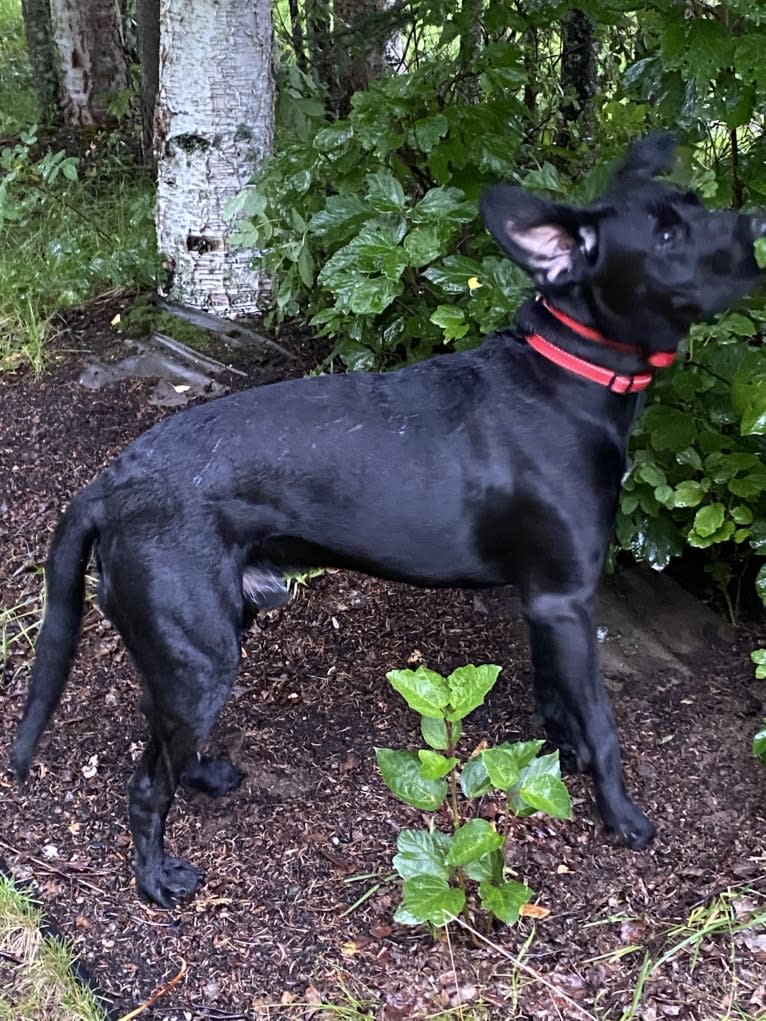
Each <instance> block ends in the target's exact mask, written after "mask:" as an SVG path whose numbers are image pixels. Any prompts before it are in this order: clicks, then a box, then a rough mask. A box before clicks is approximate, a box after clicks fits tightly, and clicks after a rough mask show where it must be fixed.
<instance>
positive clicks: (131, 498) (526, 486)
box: [13, 136, 766, 906]
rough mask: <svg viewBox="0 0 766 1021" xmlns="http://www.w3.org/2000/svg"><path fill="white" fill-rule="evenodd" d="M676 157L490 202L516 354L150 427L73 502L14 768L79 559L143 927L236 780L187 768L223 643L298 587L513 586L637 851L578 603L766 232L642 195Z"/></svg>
mask: <svg viewBox="0 0 766 1021" xmlns="http://www.w3.org/2000/svg"><path fill="white" fill-rule="evenodd" d="M672 154H673V145H672V141H671V140H670V139H669V138H668V137H666V136H653V137H651V138H647V139H644V140H643V141H641V142H638V143H637V144H636V145H634V146H633V147H632V149H631V150H630V151H629V153H628V155H627V157H626V158H625V161H624V162H623V164H622V166H621V167H620V169H619V170H618V171H617V173H616V175H615V177H614V180H613V181H612V183H611V185H610V187H609V188H608V190H607V191H606V193H605V194H604V195H603V196H602V197H601V199H600V200H599V201H598V202H596V203H595V204H593V205H592V206H590V207H588V208H587V209H575V208H573V207H571V206H567V205H558V204H553V203H551V202H548V201H546V200H545V199H542V198H539V197H535V196H532V195H528V194H526V193H525V192H523V191H522V190H520V189H518V188H513V187H510V186H506V185H499V186H497V187H494V188H491V189H490V190H489V191H488V193H487V194H486V195H485V197H484V200H483V202H482V215H483V217H484V221H485V223H486V225H487V227H488V228H489V230H490V231H491V232H492V234H493V235H494V236H495V238H496V239H497V240H498V241H499V243H500V244H501V245H502V246H503V248H504V249H505V250H506V252H507V253H508V254H509V255H510V257H511V258H512V259H513V260H514V262H516V263H518V264H519V265H520V266H522V267H523V268H524V269H525V270H527V272H528V273H529V274H530V275H531V276H532V277H533V279H534V281H535V283H536V285H537V288H538V292H539V294H538V300H534V299H530V300H528V301H526V302H525V303H524V304H523V305H522V307H521V309H520V310H519V313H518V323H517V327H516V328H515V329H507V330H502V331H500V332H498V333H496V334H494V335H493V336H491V337H489V338H488V339H487V340H486V341H485V343H484V344H483V345H482V347H480V348H479V349H478V350H475V351H471V352H469V353H462V354H453V355H446V356H443V357H438V358H433V359H431V360H430V361H427V362H424V363H421V364H419V365H413V366H411V367H409V368H405V369H402V370H400V371H398V372H392V373H390V374H357V375H347V376H343V375H341V376H331V377H321V378H312V379H304V380H299V381H291V382H285V383H278V384H276V385H273V386H267V387H263V388H260V389H254V390H250V391H248V392H246V393H241V394H235V395H233V396H230V397H226V398H224V399H222V400H218V401H214V402H212V403H210V404H207V405H204V406H201V407H195V408H192V409H190V410H188V411H185V412H183V413H181V414H178V415H176V416H174V417H173V418H171V419H169V420H168V421H165V422H162V423H160V424H159V425H157V426H155V427H154V428H153V429H150V430H149V431H148V432H147V433H145V434H144V435H143V436H141V437H140V438H139V439H138V440H137V441H136V442H135V443H133V444H131V446H129V447H128V448H127V450H125V452H124V453H123V454H122V455H121V456H120V457H118V458H117V460H116V461H115V462H114V463H113V464H112V465H111V467H110V468H108V469H107V470H106V471H105V472H104V473H103V475H101V476H100V477H99V478H97V479H96V481H95V482H93V483H92V484H91V485H89V486H88V487H87V488H86V489H84V490H83V491H82V492H80V493H79V494H77V495H76V496H75V498H74V499H73V500H72V502H71V504H70V505H69V508H68V509H67V511H66V513H65V514H64V516H63V518H62V520H61V521H60V523H59V525H58V527H57V529H56V532H55V535H54V538H53V543H52V546H51V550H50V555H49V558H48V563H47V586H48V605H47V610H46V614H45V620H44V622H43V627H42V631H41V633H40V637H39V639H38V643H37V658H36V662H35V666H34V669H33V671H32V677H31V682H30V691H29V696H28V700H27V704H26V708H25V711H24V717H23V720H22V722H21V724H20V725H19V729H18V736H17V740H16V746H15V749H14V754H13V759H14V765H15V768H16V770H17V772H18V774H19V776H21V777H23V776H25V775H26V773H27V771H28V768H29V765H30V762H31V759H32V755H33V753H34V750H35V747H36V745H37V743H38V741H39V739H40V735H41V734H42V732H43V730H44V728H45V726H46V724H47V722H48V720H49V719H50V716H51V714H52V712H53V710H54V708H55V706H56V703H57V701H58V699H59V697H60V695H61V692H62V690H63V688H64V685H65V683H66V679H67V675H68V672H69V668H70V665H71V662H72V659H73V656H74V654H75V650H76V646H77V641H78V634H79V627H80V620H81V614H82V603H83V584H84V582H83V575H84V573H85V568H86V565H87V561H88V557H89V554H90V551H91V548H92V547H94V546H95V547H96V550H97V559H98V564H99V567H100V576H101V582H100V591H99V599H100V603H101V606H102V607H103V609H104V612H105V613H106V614H107V615H108V617H109V618H110V620H112V621H113V623H114V624H115V625H116V627H117V628H118V629H119V631H120V633H121V635H122V637H123V639H124V641H125V644H126V645H127V647H128V649H129V650H130V653H131V655H132V657H133V659H134V660H135V663H136V666H137V667H138V670H139V671H140V673H141V675H142V678H143V681H144V689H145V690H144V695H143V699H142V708H143V711H144V713H145V714H146V717H147V720H148V723H149V730H150V740H149V742H148V744H147V747H146V750H145V751H144V754H143V757H142V759H141V761H140V762H139V764H138V767H137V769H136V771H135V774H134V776H133V778H132V779H131V782H130V789H129V813H130V827H131V831H132V834H133V840H134V844H135V858H136V864H135V871H136V880H137V885H138V890H139V892H140V893H141V894H143V895H144V896H146V897H148V898H150V899H151V900H153V901H156V902H157V903H158V904H161V905H165V906H167V905H170V904H172V903H173V901H174V899H175V898H177V897H179V896H182V895H185V894H190V893H192V892H193V891H194V890H195V888H196V887H197V885H198V883H199V881H200V876H199V874H198V872H197V871H196V870H195V869H193V868H192V867H191V866H190V865H188V864H186V863H185V862H183V861H179V860H177V859H174V858H170V857H168V856H167V855H166V854H165V851H164V829H165V820H166V817H167V814H168V811H169V809H170V805H171V801H172V799H173V795H174V792H175V789H176V786H177V785H178V784H179V782H184V783H188V784H190V785H192V786H195V787H197V788H200V789H202V790H206V791H208V792H210V793H213V794H223V793H226V792H227V791H229V790H232V789H234V788H235V787H236V786H237V784H238V783H239V782H240V780H241V777H242V774H241V773H240V771H239V770H238V769H236V767H234V766H233V765H232V764H231V763H229V762H228V761H226V760H223V759H219V760H211V759H204V758H200V757H199V754H198V750H199V748H200V746H201V744H202V743H203V742H204V741H205V739H206V737H207V736H208V734H209V732H210V729H211V727H212V726H213V723H214V722H215V719H216V717H217V715H218V713H219V711H220V709H221V707H222V706H223V704H224V701H225V699H226V697H227V695H228V693H229V691H230V690H231V687H232V685H233V683H234V679H235V676H236V674H237V669H238V664H239V657H240V634H241V631H242V628H243V627H244V626H245V624H247V623H249V622H250V620H252V615H253V614H254V613H255V612H256V611H257V610H259V609H262V608H264V607H267V606H275V605H279V604H280V603H282V602H284V601H285V599H286V595H287V593H286V589H285V586H284V581H283V578H282V572H283V571H284V570H285V569H286V568H302V567H308V566H311V565H318V566H337V567H347V568H353V569H355V570H361V571H366V572H368V573H370V574H373V575H378V576H381V577H385V578H390V579H395V580H401V581H406V582H410V583H414V584H419V585H428V586H447V585H449V586H493V585H506V584H508V583H514V584H516V585H518V586H519V588H520V591H521V595H522V599H523V604H524V610H525V614H526V618H527V620H528V623H529V628H530V637H531V648H532V658H533V665H534V671H535V690H536V697H537V702H538V705H539V708H540V710H541V711H542V714H543V716H544V718H545V721H546V725H547V729H548V733H549V736H550V737H551V739H552V740H553V741H555V742H556V743H557V744H558V745H559V746H560V747H561V748H562V750H564V751H565V752H566V753H568V754H569V755H570V756H571V757H572V758H574V759H575V760H576V762H577V764H578V765H579V767H580V768H582V769H589V770H590V771H591V772H592V774H593V779H594V783H595V790H596V798H597V802H598V807H599V810H600V813H601V816H602V817H603V820H604V823H605V824H606V826H607V827H608V829H610V830H612V831H614V832H616V833H617V834H618V835H619V836H620V837H621V839H622V840H623V841H624V842H625V843H627V844H628V845H630V846H631V847H633V848H642V847H644V846H645V845H646V844H647V843H648V842H649V841H650V840H651V838H652V837H653V835H654V828H653V826H652V824H651V823H650V822H649V820H648V819H647V818H646V817H645V816H644V815H643V813H642V812H641V811H640V810H639V809H638V808H637V807H636V805H634V803H633V802H632V801H631V800H630V798H629V797H628V795H627V794H626V792H625V787H624V782H623V774H622V766H621V762H620V748H619V743H618V738H617V733H616V731H615V727H614V723H613V721H612V715H611V711H610V707H609V702H608V700H607V697H606V693H605V691H604V688H603V686H602V682H601V678H600V675H599V668H598V664H597V653H596V641H595V637H594V627H593V620H592V604H593V596H594V591H595V589H596V585H597V581H598V578H599V574H600V571H601V567H602V562H603V559H604V552H605V549H606V546H607V543H608V540H609V534H610V530H611V527H612V522H613V518H614V514H615V506H616V502H617V497H618V492H619V488H620V480H621V477H622V474H623V471H624V467H625V460H626V455H625V448H626V444H627V441H628V434H629V432H630V428H631V425H632V423H633V420H634V418H635V416H636V411H637V405H638V401H639V392H640V391H642V390H643V389H645V387H646V386H648V384H649V382H650V380H651V378H652V372H653V369H654V368H655V367H657V366H663V365H667V364H669V363H670V362H671V361H672V360H673V355H674V353H675V351H676V347H677V345H678V343H679V341H680V339H681V338H682V337H683V336H684V335H685V334H686V332H687V330H688V328H689V326H690V325H691V324H692V323H694V322H696V321H698V320H701V319H703V318H705V317H707V316H708V315H709V314H711V313H713V312H715V311H716V310H719V309H722V308H725V307H726V306H727V305H729V304H730V303H731V302H733V301H735V300H736V299H737V298H738V297H740V296H741V295H743V294H745V292H746V291H747V290H748V289H749V288H751V287H752V286H753V285H754V284H755V282H756V281H757V279H758V278H759V276H760V273H759V270H758V267H757V265H756V262H755V259H754V253H753V242H754V240H755V238H757V237H760V236H762V235H764V234H766V222H764V221H761V220H755V219H752V218H750V217H748V216H745V215H739V214H737V213H735V212H708V211H706V210H705V209H704V208H703V207H702V206H701V205H700V203H699V202H698V200H697V199H696V197H695V196H694V194H692V193H688V192H682V191H678V190H676V189H674V188H671V187H669V186H667V185H665V184H662V183H660V182H658V181H656V180H654V177H655V176H656V175H657V174H659V173H661V172H663V171H664V170H666V169H668V165H669V163H670V162H671V157H672Z"/></svg>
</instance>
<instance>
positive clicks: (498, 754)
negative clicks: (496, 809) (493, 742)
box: [481, 746, 520, 791]
mask: <svg viewBox="0 0 766 1021" xmlns="http://www.w3.org/2000/svg"><path fill="white" fill-rule="evenodd" d="M481 757H482V760H483V762H484V765H485V767H486V769H487V775H488V776H489V778H490V780H491V781H492V783H493V784H494V786H495V787H497V789H498V790H500V791H507V790H508V789H509V788H510V787H513V785H514V784H515V783H516V782H517V781H518V779H519V774H520V768H519V764H518V762H517V759H516V756H515V755H514V754H513V751H512V750H511V749H510V748H507V747H502V746H501V747H498V748H485V749H484V751H483V752H482V753H481Z"/></svg>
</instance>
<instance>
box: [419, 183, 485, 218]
mask: <svg viewBox="0 0 766 1021" xmlns="http://www.w3.org/2000/svg"><path fill="white" fill-rule="evenodd" d="M476 213H477V209H476V203H475V202H466V200H465V195H464V193H463V192H462V191H461V190H460V188H431V189H430V190H429V191H427V192H426V193H425V195H424V196H423V198H422V199H421V200H420V202H418V204H417V205H416V206H415V207H414V209H413V210H412V213H411V214H410V215H411V218H412V222H413V223H416V224H417V223H433V222H435V221H436V222H443V221H445V220H449V221H450V222H452V223H470V221H471V220H473V219H474V218H475V216H476Z"/></svg>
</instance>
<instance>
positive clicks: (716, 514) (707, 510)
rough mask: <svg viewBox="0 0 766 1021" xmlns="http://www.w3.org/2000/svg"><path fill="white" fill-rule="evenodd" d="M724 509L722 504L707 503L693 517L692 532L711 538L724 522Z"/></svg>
mask: <svg viewBox="0 0 766 1021" xmlns="http://www.w3.org/2000/svg"><path fill="white" fill-rule="evenodd" d="M725 517H726V508H725V507H724V505H723V504H722V503H709V504H707V506H705V507H702V508H700V510H698V511H697V513H696V514H695V515H694V531H695V532H696V533H697V534H698V535H701V536H705V537H708V536H712V535H713V534H714V533H715V532H717V531H718V529H719V528H720V527H721V525H722V524H723V522H724V519H725Z"/></svg>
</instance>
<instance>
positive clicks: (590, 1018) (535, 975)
mask: <svg viewBox="0 0 766 1021" xmlns="http://www.w3.org/2000/svg"><path fill="white" fill-rule="evenodd" d="M454 921H456V922H457V924H458V925H459V926H461V927H462V928H463V929H465V930H466V931H467V932H469V933H470V934H471V935H472V936H473V937H474V938H475V939H478V940H481V942H482V943H485V944H486V945H487V946H488V947H489V948H490V949H491V950H494V951H495V952H496V953H499V954H501V955H502V956H503V957H507V958H508V960H509V961H511V962H512V963H513V964H514V966H515V967H516V968H518V969H519V971H523V972H524V974H525V975H529V977H530V978H532V979H534V980H535V982H540V983H541V984H542V985H544V986H545V988H546V989H548V990H549V991H550V992H551V993H555V994H556V996H560V997H561V998H562V999H563V1000H566V1002H567V1003H568V1004H569V1006H570V1007H572V1008H573V1009H574V1010H576V1011H577V1013H578V1014H579V1015H580V1017H583V1018H586V1019H587V1021H598V1018H597V1017H595V1015H593V1014H591V1013H590V1011H587V1010H586V1009H585V1008H584V1007H581V1006H580V1004H579V1003H578V1002H577V1000H573V999H572V997H571V996H569V995H568V993H565V992H564V990H563V989H560V988H559V987H558V986H556V985H554V983H553V982H550V981H549V980H548V979H547V978H545V977H544V976H543V975H541V974H540V973H539V972H538V971H535V969H534V968H532V967H531V966H530V965H528V964H524V962H523V961H521V960H520V959H519V958H518V957H514V955H513V954H512V953H509V951H508V950H506V949H505V948H504V947H501V946H500V945H499V944H498V943H493V942H492V940H491V939H487V937H486V936H485V935H484V934H483V933H481V932H479V930H478V929H474V927H473V926H472V925H469V924H468V923H467V922H466V921H464V920H463V919H462V918H460V917H457V916H456V917H455V919H454ZM120 1021H122V1019H120Z"/></svg>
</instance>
